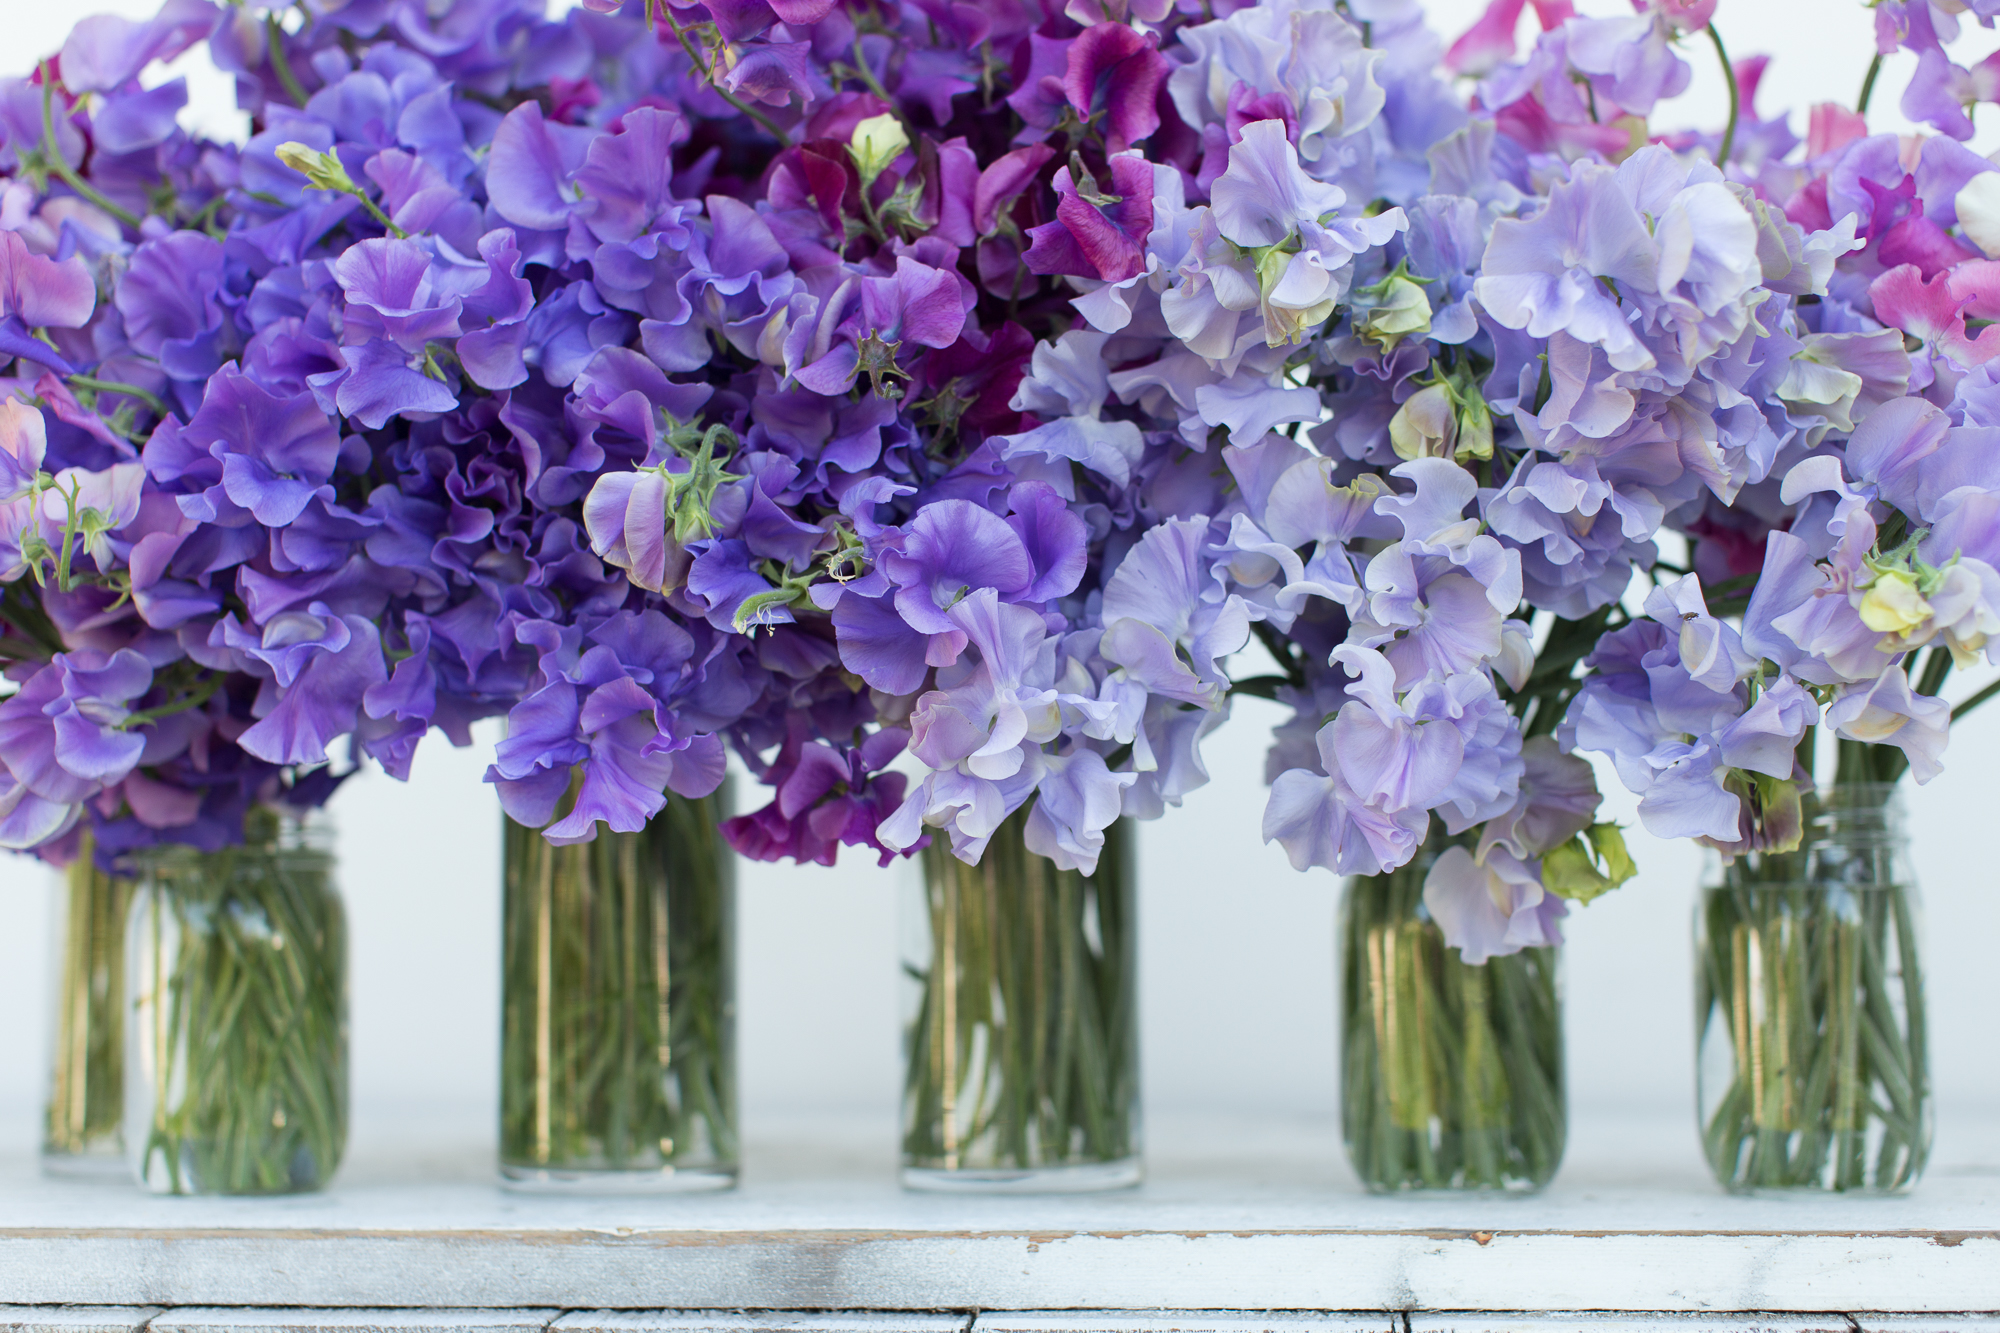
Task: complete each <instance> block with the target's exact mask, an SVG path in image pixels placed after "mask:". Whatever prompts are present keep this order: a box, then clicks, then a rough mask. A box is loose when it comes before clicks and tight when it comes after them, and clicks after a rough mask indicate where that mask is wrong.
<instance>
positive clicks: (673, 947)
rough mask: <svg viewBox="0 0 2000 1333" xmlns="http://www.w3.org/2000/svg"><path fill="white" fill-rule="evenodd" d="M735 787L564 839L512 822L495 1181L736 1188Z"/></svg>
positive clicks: (637, 1188) (572, 1186)
mask: <svg viewBox="0 0 2000 1333" xmlns="http://www.w3.org/2000/svg"><path fill="white" fill-rule="evenodd" d="M726 814H727V798H726V795H725V794H717V795H712V796H708V797H705V798H703V799H701V800H687V799H684V798H681V797H673V798H670V799H669V800H668V802H667V804H666V808H665V809H663V810H662V811H661V812H660V813H659V814H658V815H656V816H654V817H653V820H652V822H651V823H649V824H648V825H647V826H646V827H645V828H644V829H643V830H641V831H640V832H637V833H612V832H608V831H605V830H602V829H600V830H599V831H598V834H597V837H596V838H595V839H594V840H592V841H590V842H585V843H577V844H574V845H571V846H567V847H557V846H553V845H551V844H550V843H549V842H548V840H547V839H545V838H544V837H542V835H541V832H540V831H539V830H537V829H531V828H526V827H523V826H522V825H519V824H516V823H514V822H513V821H512V820H507V821H506V831H505V835H504V837H505V872H504V873H505V880H506V885H505V897H506V905H505V909H504V912H505V915H504V921H505V941H504V944H503V949H504V959H503V970H502V999H501V1023H502V1035H501V1046H500V1175H501V1179H502V1182H503V1183H504V1184H506V1185H507V1186H508V1187H509V1188H513V1189H526V1190H551V1191H576V1192H606V1191H611V1192H662V1191H680V1190H704V1189H726V1188H728V1187H729V1186H731V1185H734V1184H735V1183H736V1175H737V1119H736V983H735V934H736V931H735V926H736V922H735V911H736V892H735V891H736V874H735V869H736V867H735V860H734V854H733V853H732V852H731V851H730V850H729V847H728V846H727V844H725V843H724V842H723V840H722V834H721V831H720V828H719V825H720V824H721V822H722V819H723V817H724V816H725V815H726Z"/></svg>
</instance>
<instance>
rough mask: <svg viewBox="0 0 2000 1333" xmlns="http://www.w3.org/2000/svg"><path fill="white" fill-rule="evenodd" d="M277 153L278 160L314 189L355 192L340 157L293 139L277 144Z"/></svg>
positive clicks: (352, 179) (352, 182)
mask: <svg viewBox="0 0 2000 1333" xmlns="http://www.w3.org/2000/svg"><path fill="white" fill-rule="evenodd" d="M277 154H278V160H279V161H280V162H282V163H284V164H285V165H286V166H288V167H290V168H291V169H292V170H293V171H296V172H298V173H299V174H300V175H301V176H304V177H305V178H306V179H307V180H308V181H310V182H312V186H313V188H314V189H316V190H338V191H340V192H341V193H342V194H354V193H357V190H356V187H355V184H354V178H353V177H351V176H349V175H348V174H347V168H346V167H343V166H342V165H340V159H339V158H337V157H335V156H334V155H333V154H332V153H322V152H321V151H320V150H319V149H317V148H314V147H313V146H312V145H311V144H303V143H300V142H299V141H298V140H296V139H293V140H291V141H289V142H286V143H281V144H279V145H278V148H277Z"/></svg>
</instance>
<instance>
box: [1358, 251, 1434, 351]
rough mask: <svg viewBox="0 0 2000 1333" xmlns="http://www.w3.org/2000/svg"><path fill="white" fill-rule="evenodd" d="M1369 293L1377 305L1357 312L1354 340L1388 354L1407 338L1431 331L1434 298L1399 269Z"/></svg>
mask: <svg viewBox="0 0 2000 1333" xmlns="http://www.w3.org/2000/svg"><path fill="white" fill-rule="evenodd" d="M1370 291H1371V293H1372V294H1373V296H1374V304H1373V305H1370V306H1367V307H1365V308H1364V307H1356V309H1355V311H1354V336H1355V337H1357V338H1360V339H1362V340H1363V341H1365V342H1372V343H1374V344H1375V345H1376V346H1377V347H1380V348H1381V349H1382V350H1383V351H1385V352H1388V351H1393V350H1394V349H1395V346H1396V344H1397V343H1399V342H1401V341H1402V340H1403V339H1405V338H1415V337H1422V336H1424V335H1426V334H1428V333H1429V332H1430V331H1431V298H1430V297H1429V296H1428V295H1426V294H1425V292H1424V289H1423V288H1422V287H1421V286H1419V285H1418V284H1417V283H1415V282H1413V281H1411V280H1410V279H1409V278H1407V277H1405V276H1403V273H1402V271H1401V270H1400V269H1398V270H1397V272H1396V273H1394V274H1393V275H1391V276H1390V277H1388V278H1387V279H1385V280H1383V281H1382V282H1379V283H1377V284H1376V285H1375V286H1374V287H1373V288H1371V289H1370Z"/></svg>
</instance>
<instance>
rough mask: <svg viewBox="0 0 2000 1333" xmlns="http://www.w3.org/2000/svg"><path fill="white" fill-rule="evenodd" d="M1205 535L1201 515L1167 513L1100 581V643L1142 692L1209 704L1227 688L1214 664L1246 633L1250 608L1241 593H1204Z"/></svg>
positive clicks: (1244, 639) (1237, 645)
mask: <svg viewBox="0 0 2000 1333" xmlns="http://www.w3.org/2000/svg"><path fill="white" fill-rule="evenodd" d="M1207 539H1208V523H1207V521H1206V520H1204V519H1170V520H1168V521H1167V522H1165V523H1162V524H1161V525H1159V526H1158V527H1155V528H1152V529H1150V530H1148V531H1147V533H1146V534H1145V536H1143V537H1141V538H1140V539H1139V543H1138V545H1136V546H1134V547H1133V548H1132V550H1131V551H1130V552H1129V553H1128V554H1127V555H1126V556H1125V558H1124V559H1123V560H1122V561H1120V562H1119V565H1118V569H1117V571H1116V572H1114V573H1113V574H1112V576H1111V578H1110V580H1109V581H1108V582H1107V583H1106V584H1105V585H1104V600H1103V604H1102V611H1101V612H1100V614H1101V616H1102V618H1103V621H1104V638H1103V641H1102V646H1101V647H1100V649H1099V651H1100V652H1102V653H1103V655H1104V657H1105V659H1106V660H1107V661H1109V662H1112V663H1114V664H1116V665H1117V666H1119V667H1121V668H1123V669H1124V671H1125V673H1126V675H1127V677H1128V678H1129V679H1131V680H1132V681H1133V682H1135V683H1137V684H1138V685H1140V686H1142V687H1144V688H1145V690H1146V691H1147V692H1148V693H1151V694H1158V695H1162V696H1165V697H1166V698H1169V699H1178V700H1180V701H1182V702H1184V703H1189V704H1193V705H1195V706H1196V707H1198V708H1208V709H1213V708H1217V707H1220V706H1221V704H1222V702H1223V699H1224V697H1225V696H1226V694H1227V677H1226V676H1225V674H1224V673H1223V671H1222V668H1221V667H1220V665H1218V664H1219V662H1220V661H1221V659H1222V658H1224V657H1227V656H1228V655H1229V654H1231V653H1233V652H1236V651H1237V650H1238V649H1240V648H1242V647H1243V645H1244V644H1245V643H1246V642H1248V641H1249V638H1250V615H1249V610H1248V608H1247V607H1246V606H1245V605H1244V603H1243V600H1242V599H1241V598H1240V597H1235V596H1230V597H1226V598H1224V599H1222V600H1221V601H1220V602H1219V603H1211V602H1209V601H1207V600H1206V599H1205V598H1204V596H1203V594H1204V592H1205V591H1206V590H1207V589H1208V588H1209V587H1210V586H1211V580H1210V576H1209V571H1208V567H1207V561H1206V560H1204V559H1203V556H1202V551H1203V547H1204V546H1205V545H1206V543H1207Z"/></svg>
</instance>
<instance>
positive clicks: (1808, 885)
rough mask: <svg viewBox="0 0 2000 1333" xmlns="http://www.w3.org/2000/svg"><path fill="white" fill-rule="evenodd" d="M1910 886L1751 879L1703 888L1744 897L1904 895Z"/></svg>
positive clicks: (1883, 882) (1897, 882) (1891, 882)
mask: <svg viewBox="0 0 2000 1333" xmlns="http://www.w3.org/2000/svg"><path fill="white" fill-rule="evenodd" d="M1909 888H1910V885H1909V884H1908V883H1907V882H1905V881H1903V880H1900V879H1898V880H1848V879H1753V880H1745V881H1743V882H1742V883H1738V884H1708V885H1704V886H1703V887H1702V892H1703V893H1704V894H1718V893H1744V892H1749V891H1754V892H1757V893H1771V892H1776V893H1788V892H1794V891H1796V892H1801V893H1896V892H1899V891H1900V892H1907V891H1908V890H1909Z"/></svg>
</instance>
